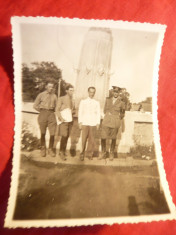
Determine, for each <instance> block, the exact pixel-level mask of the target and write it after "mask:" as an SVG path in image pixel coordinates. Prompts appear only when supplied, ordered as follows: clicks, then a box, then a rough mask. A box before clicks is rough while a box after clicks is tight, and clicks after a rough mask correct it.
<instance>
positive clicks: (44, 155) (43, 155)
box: [40, 146, 46, 157]
mask: <svg viewBox="0 0 176 235" xmlns="http://www.w3.org/2000/svg"><path fill="white" fill-rule="evenodd" d="M40 155H41V157H46V148H45V147H44V146H43V147H41V151H40Z"/></svg>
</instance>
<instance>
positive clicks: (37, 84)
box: [22, 62, 66, 102]
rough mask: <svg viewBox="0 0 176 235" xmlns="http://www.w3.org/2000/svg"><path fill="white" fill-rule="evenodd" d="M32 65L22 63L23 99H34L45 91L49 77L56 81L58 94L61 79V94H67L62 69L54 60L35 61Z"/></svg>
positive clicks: (26, 100)
mask: <svg viewBox="0 0 176 235" xmlns="http://www.w3.org/2000/svg"><path fill="white" fill-rule="evenodd" d="M31 65H32V66H31V67H30V68H29V67H28V66H27V65H26V64H22V79H23V86H22V89H23V101H25V102H32V101H34V100H35V98H36V96H37V95H38V94H39V93H40V92H42V91H44V89H45V85H46V81H47V80H49V79H50V80H53V81H54V82H55V93H56V94H57V93H58V82H59V81H60V82H61V83H60V84H61V92H60V95H64V94H65V85H66V82H65V81H64V80H63V79H62V71H61V69H59V68H57V66H56V65H55V64H54V63H53V62H41V63H38V62H34V63H32V64H31Z"/></svg>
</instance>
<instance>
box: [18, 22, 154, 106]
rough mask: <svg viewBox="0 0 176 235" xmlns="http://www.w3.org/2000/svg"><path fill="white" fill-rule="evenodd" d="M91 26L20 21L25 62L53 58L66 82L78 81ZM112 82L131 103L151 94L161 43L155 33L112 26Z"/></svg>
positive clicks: (50, 59)
mask: <svg viewBox="0 0 176 235" xmlns="http://www.w3.org/2000/svg"><path fill="white" fill-rule="evenodd" d="M88 30H89V27H87V26H85V27H83V26H73V25H72V26H69V25H64V26H62V25H48V24H47V25H45V24H42V25H41V24H40V25H39V24H21V46H22V62H23V63H26V64H27V65H28V66H31V63H32V62H41V61H51V62H54V63H55V64H56V65H57V66H58V68H60V69H62V76H63V79H64V80H65V81H66V82H69V83H71V84H73V85H74V84H75V82H76V77H77V74H76V72H75V69H77V68H78V64H79V58H80V53H81V48H82V45H83V43H84V40H85V38H86V34H87V32H88ZM111 32H112V38H113V47H112V57H111V74H112V75H111V78H110V84H109V88H111V86H112V85H116V86H119V87H123V88H126V89H127V91H128V92H129V93H130V100H131V102H140V101H143V100H145V99H146V97H151V96H152V80H153V67H154V59H155V54H156V47H157V42H158V34H157V33H155V32H145V31H134V30H129V29H128V30H126V29H124V30H123V29H116V28H112V29H111Z"/></svg>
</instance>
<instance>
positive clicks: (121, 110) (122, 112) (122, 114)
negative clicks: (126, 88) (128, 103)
mask: <svg viewBox="0 0 176 235" xmlns="http://www.w3.org/2000/svg"><path fill="white" fill-rule="evenodd" d="M124 116H125V103H124V102H122V105H121V109H120V119H123V118H124Z"/></svg>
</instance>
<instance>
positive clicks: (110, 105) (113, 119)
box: [98, 86, 125, 161]
mask: <svg viewBox="0 0 176 235" xmlns="http://www.w3.org/2000/svg"><path fill="white" fill-rule="evenodd" d="M120 90H121V89H120V88H118V87H116V86H114V87H113V96H112V97H110V98H107V99H106V102H105V107H104V113H105V116H104V119H103V122H102V130H101V148H102V152H101V155H100V157H99V158H98V159H99V160H101V159H103V158H104V159H105V158H106V154H107V152H106V140H107V139H110V140H111V146H110V157H109V160H111V161H112V160H113V159H114V150H115V146H116V137H117V133H118V130H119V128H120V125H121V119H123V117H124V115H125V104H124V102H122V101H121V97H120Z"/></svg>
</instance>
